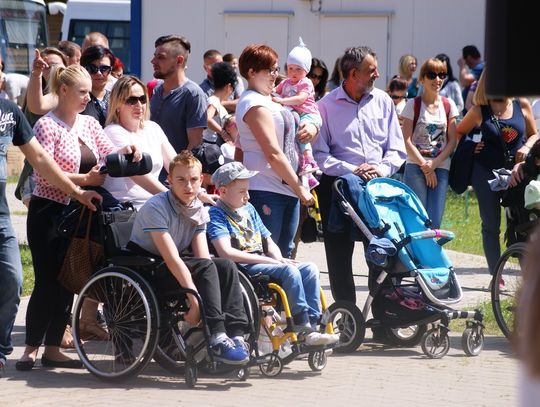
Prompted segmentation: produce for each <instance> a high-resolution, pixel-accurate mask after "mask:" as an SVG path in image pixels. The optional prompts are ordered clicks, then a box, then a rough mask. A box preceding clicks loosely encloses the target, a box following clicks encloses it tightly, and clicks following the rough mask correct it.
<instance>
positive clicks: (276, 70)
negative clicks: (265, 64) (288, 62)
mask: <svg viewBox="0 0 540 407" xmlns="http://www.w3.org/2000/svg"><path fill="white" fill-rule="evenodd" d="M267 70H268V73H269V74H270V75H274V76H277V75H279V66H278V67H276V68H268V69H267Z"/></svg>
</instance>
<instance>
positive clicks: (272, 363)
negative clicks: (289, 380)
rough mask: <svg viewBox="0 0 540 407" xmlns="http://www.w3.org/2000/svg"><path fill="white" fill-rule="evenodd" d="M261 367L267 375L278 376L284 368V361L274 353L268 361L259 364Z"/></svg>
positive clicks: (262, 371)
mask: <svg viewBox="0 0 540 407" xmlns="http://www.w3.org/2000/svg"><path fill="white" fill-rule="evenodd" d="M259 369H260V370H261V373H262V374H263V375H264V376H266V377H276V376H277V375H279V374H280V373H281V371H282V370H283V361H282V360H281V358H280V357H279V356H278V355H274V354H273V353H272V354H271V355H270V356H269V357H268V360H267V361H265V362H264V363H262V364H260V365H259Z"/></svg>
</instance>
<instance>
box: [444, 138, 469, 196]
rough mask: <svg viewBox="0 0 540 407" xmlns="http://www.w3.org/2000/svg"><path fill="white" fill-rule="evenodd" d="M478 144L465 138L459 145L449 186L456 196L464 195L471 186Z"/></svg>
mask: <svg viewBox="0 0 540 407" xmlns="http://www.w3.org/2000/svg"><path fill="white" fill-rule="evenodd" d="M475 147H476V143H475V142H474V141H472V140H471V139H470V138H469V137H468V136H463V137H462V138H461V140H459V143H458V145H457V148H456V151H454V155H453V156H452V161H451V163H450V173H449V174H448V185H450V188H452V190H453V191H454V192H455V193H456V194H462V193H464V192H465V191H466V190H467V187H468V186H469V185H471V173H472V168H473V164H474V149H475Z"/></svg>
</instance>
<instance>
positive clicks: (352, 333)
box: [327, 175, 484, 358]
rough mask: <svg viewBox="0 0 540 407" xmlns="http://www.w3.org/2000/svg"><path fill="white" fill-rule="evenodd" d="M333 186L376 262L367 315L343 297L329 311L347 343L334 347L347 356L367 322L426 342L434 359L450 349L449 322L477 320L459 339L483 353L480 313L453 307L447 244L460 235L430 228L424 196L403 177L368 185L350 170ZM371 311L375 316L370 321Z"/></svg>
mask: <svg viewBox="0 0 540 407" xmlns="http://www.w3.org/2000/svg"><path fill="white" fill-rule="evenodd" d="M352 183H354V184H352ZM334 190H335V191H334V193H335V194H334V196H335V197H337V200H338V201H339V205H340V207H341V210H342V212H343V214H345V215H346V216H348V217H350V219H352V221H353V222H354V224H355V225H356V226H357V227H358V229H359V230H360V232H361V233H362V235H363V237H362V240H363V241H364V242H366V243H367V244H366V243H365V244H364V246H365V247H366V246H367V247H366V249H365V256H366V260H367V262H368V264H369V266H370V267H369V268H370V287H369V295H368V298H367V300H366V302H365V305H364V308H363V310H362V312H360V310H358V309H356V311H355V310H351V307H350V305H351V304H349V303H346V302H344V303H345V304H344V306H342V305H341V302H340V301H338V302H336V303H334V304H333V306H331V307H330V309H329V315H328V316H327V317H328V318H329V319H330V320H331V321H332V323H334V324H335V325H336V328H337V329H336V331H338V332H340V333H341V339H340V341H341V343H342V346H341V348H339V347H338V348H336V349H335V350H336V351H338V352H339V351H340V350H341V351H342V352H344V353H345V352H349V351H353V350H355V349H356V348H358V346H359V345H360V344H361V342H362V341H363V339H364V338H363V336H364V333H365V328H366V327H368V328H375V329H380V330H382V331H384V332H385V333H386V335H387V336H388V337H389V338H390V339H391V340H392V342H393V343H395V344H397V345H401V346H414V345H417V344H418V343H419V342H420V344H421V346H422V350H423V352H424V353H425V354H426V355H427V356H428V357H430V358H441V357H443V356H444V355H446V353H447V352H448V350H449V347H450V341H449V337H448V331H449V329H448V323H449V321H450V320H451V319H457V318H467V319H471V318H472V320H469V321H467V327H466V329H465V331H464V332H463V335H462V341H461V342H462V346H463V350H464V351H465V353H466V354H467V355H469V356H476V355H478V354H480V352H481V351H482V348H483V345H484V334H483V328H484V326H483V325H482V318H483V316H482V313H481V312H480V311H478V310H476V311H456V310H454V309H452V308H451V307H450V306H451V305H452V304H455V303H457V302H459V301H460V300H461V297H462V291H461V287H460V285H459V282H458V279H457V276H456V273H455V271H454V269H453V267H452V264H451V263H450V261H449V259H448V257H447V256H446V254H445V252H444V250H443V248H442V246H443V245H444V244H445V243H447V242H448V241H450V240H452V239H453V238H454V234H453V233H452V232H449V231H445V230H438V229H431V228H430V224H431V221H430V220H429V218H428V216H427V213H426V211H425V209H424V207H423V206H422V204H421V202H420V201H419V199H418V197H417V196H416V194H415V193H414V192H413V191H412V190H411V189H410V188H409V187H408V186H407V185H405V184H403V183H401V182H399V181H396V180H393V179H389V178H376V179H373V180H371V181H369V182H368V183H367V184H364V181H362V180H361V179H360V178H359V177H357V176H355V175H351V176H344V177H340V178H338V179H337V180H336V182H335V183H334ZM355 308H356V307H355ZM370 310H372V313H373V315H374V318H373V319H371V320H368V321H367V322H364V321H366V319H367V316H368V314H369V311H370ZM360 325H364V326H360ZM428 327H429V329H428Z"/></svg>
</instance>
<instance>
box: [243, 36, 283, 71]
mask: <svg viewBox="0 0 540 407" xmlns="http://www.w3.org/2000/svg"><path fill="white" fill-rule="evenodd" d="M277 60H278V54H277V52H276V51H274V50H273V49H272V48H270V47H269V46H268V45H260V44H251V45H248V46H247V47H246V48H244V50H243V51H242V55H240V58H239V59H238V68H239V69H240V74H241V75H242V76H243V77H244V78H246V79H249V78H248V72H249V70H250V69H253V70H254V71H255V72H259V71H262V70H263V69H272V68H273V67H274V65H275V64H276V62H277Z"/></svg>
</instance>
